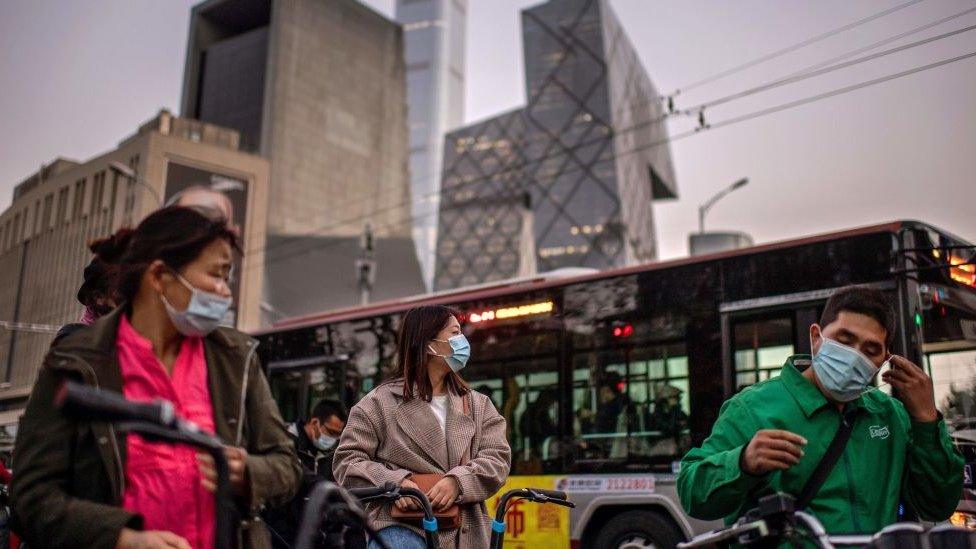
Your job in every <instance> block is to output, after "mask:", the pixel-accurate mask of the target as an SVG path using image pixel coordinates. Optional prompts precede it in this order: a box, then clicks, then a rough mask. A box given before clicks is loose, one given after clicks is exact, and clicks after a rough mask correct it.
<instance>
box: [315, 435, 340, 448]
mask: <svg viewBox="0 0 976 549" xmlns="http://www.w3.org/2000/svg"><path fill="white" fill-rule="evenodd" d="M336 442H339V439H337V438H336V437H330V436H329V435H327V434H325V433H322V434H321V435H319V438H317V439H315V440H313V441H312V444H313V445H315V447H316V448H318V449H319V450H322V451H323V452H328V451H329V450H331V449H332V447H333V446H335V443H336Z"/></svg>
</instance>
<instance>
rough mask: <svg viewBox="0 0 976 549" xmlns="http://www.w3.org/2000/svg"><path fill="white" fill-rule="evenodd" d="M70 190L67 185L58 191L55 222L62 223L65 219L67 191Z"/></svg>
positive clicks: (66, 213)
mask: <svg viewBox="0 0 976 549" xmlns="http://www.w3.org/2000/svg"><path fill="white" fill-rule="evenodd" d="M70 191H71V189H69V188H68V187H64V188H63V189H61V190H60V191H58V215H57V217H56V218H55V224H57V223H64V222H66V221H67V216H68V193H69V192H70Z"/></svg>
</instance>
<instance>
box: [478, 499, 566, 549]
mask: <svg viewBox="0 0 976 549" xmlns="http://www.w3.org/2000/svg"><path fill="white" fill-rule="evenodd" d="M512 498H521V499H527V500H529V501H533V502H535V503H554V504H556V505H562V506H563V507H569V508H570V509H572V508H573V507H576V504H575V503H573V502H571V501H569V498H568V496H567V495H566V492H563V491H561V490H545V489H543V488H515V489H514V490H509V491H507V492H505V493H504V494H502V495H501V497H500V498H498V508H497V509H495V520H493V521H491V540H489V547H490V548H491V549H500V548H501V546H502V543H503V537H504V536H503V534H504V533H505V513H506V512H507V511H508V502H509V500H511V499H512Z"/></svg>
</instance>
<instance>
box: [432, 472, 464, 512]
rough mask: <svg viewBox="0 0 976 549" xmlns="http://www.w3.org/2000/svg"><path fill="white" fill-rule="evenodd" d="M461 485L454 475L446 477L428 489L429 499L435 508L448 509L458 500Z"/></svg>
mask: <svg viewBox="0 0 976 549" xmlns="http://www.w3.org/2000/svg"><path fill="white" fill-rule="evenodd" d="M460 492H461V487H460V486H459V485H458V481H457V479H456V478H454V477H444V478H442V479H440V480H439V481H437V484H435V485H433V486H431V487H430V490H428V491H427V499H429V500H430V505H431V506H432V507H433V508H434V509H446V508H447V507H450V506H451V505H452V504H453V503H454V502H455V501H457V498H458V494H459V493H460Z"/></svg>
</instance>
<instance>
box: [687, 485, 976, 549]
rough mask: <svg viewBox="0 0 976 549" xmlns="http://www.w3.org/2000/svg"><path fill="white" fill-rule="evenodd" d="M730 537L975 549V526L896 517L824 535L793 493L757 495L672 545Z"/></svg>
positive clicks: (769, 543)
mask: <svg viewBox="0 0 976 549" xmlns="http://www.w3.org/2000/svg"><path fill="white" fill-rule="evenodd" d="M732 542H734V543H738V544H741V545H745V546H754V547H777V546H779V545H780V544H782V543H793V544H801V543H803V542H809V543H812V544H813V545H814V546H815V547H818V548H820V549H833V548H835V547H870V548H874V549H889V548H891V549H895V548H909V549H911V548H918V549H976V532H972V531H970V530H965V529H962V528H956V527H953V526H949V525H940V526H936V527H935V528H932V529H930V530H926V529H925V528H924V527H923V526H922V525H921V524H918V523H913V522H902V523H897V524H892V525H890V526H887V527H885V528H884V529H882V530H881V531H879V532H878V533H876V534H873V535H839V536H838V535H829V534H828V533H827V531H826V529H825V528H824V526H823V524H822V523H821V522H820V520H818V519H817V517H815V516H814V515H812V514H810V513H808V512H806V511H802V510H798V509H796V505H795V500H794V499H793V496H791V495H789V494H782V493H778V494H772V495H769V496H766V497H764V498H762V499H760V500H759V506H758V507H756V508H755V509H752V510H750V511H748V512H747V513H746V514H745V515H744V516H743V517H742V518H740V519H739V520H737V521H736V522H735V523H734V524H732V525H730V526H727V527H725V528H719V529H718V530H713V531H711V532H707V533H705V534H701V535H699V536H695V537H694V538H692V540H691V541H688V542H684V543H679V544H678V548H679V549H697V548H702V547H716V546H719V544H727V543H732Z"/></svg>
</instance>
